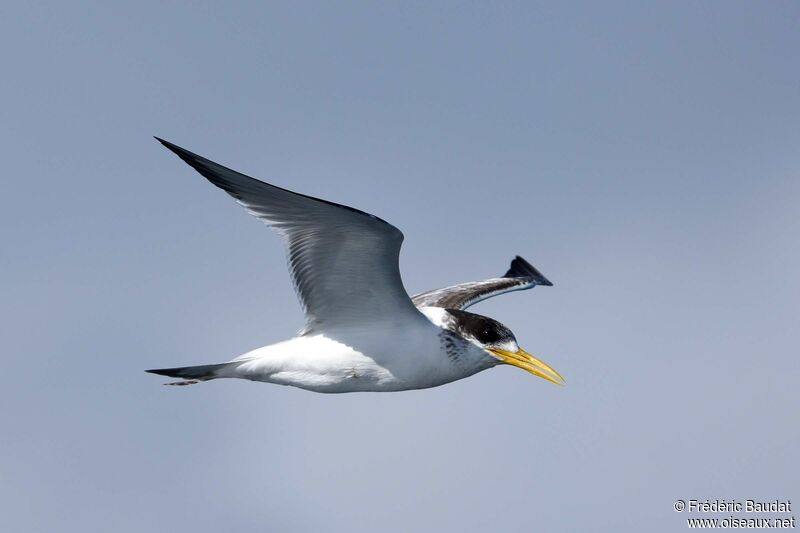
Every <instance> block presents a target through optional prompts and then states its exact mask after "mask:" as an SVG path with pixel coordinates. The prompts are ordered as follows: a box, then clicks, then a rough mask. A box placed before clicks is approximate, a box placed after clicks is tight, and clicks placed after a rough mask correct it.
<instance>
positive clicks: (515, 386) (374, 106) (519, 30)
mask: <svg viewBox="0 0 800 533" xmlns="http://www.w3.org/2000/svg"><path fill="white" fill-rule="evenodd" d="M799 23H800V7H799V6H798V4H797V3H795V2H768V3H756V2H704V3H699V2H659V3H648V4H645V3H640V2H614V3H608V2H603V3H597V2H590V3H561V2H559V3H556V2H551V3H534V2H507V3H503V4H502V6H499V5H496V4H494V3H492V4H490V3H482V4H479V3H466V2H464V3H449V2H448V3H446V2H435V3H431V2H420V3H410V2H409V3H406V2H403V3H388V2H384V3H350V2H340V3H336V4H335V5H334V4H333V3H296V2H292V3H281V4H279V3H238V4H236V5H227V4H225V5H223V4H222V3H220V4H218V5H215V4H212V3H200V2H196V3H191V4H189V3H183V4H182V3H178V2H136V3H128V5H125V6H121V5H113V4H112V3H108V2H83V3H75V4H70V3H62V2H58V3H56V2H52V3H49V4H47V3H40V2H11V3H9V2H6V3H4V4H3V7H2V8H0V59H2V63H1V64H2V65H3V75H2V77H1V78H0V97H2V101H3V103H4V104H3V106H1V107H0V146H1V147H2V153H3V170H2V173H0V179H2V184H3V189H4V194H2V195H0V222H2V223H1V224H0V239H2V243H3V246H4V249H5V253H3V260H2V261H1V262H0V267H1V268H2V271H3V276H2V279H3V282H2V288H1V290H2V302H3V304H2V305H0V324H2V326H1V328H2V338H3V344H4V350H3V351H4V356H3V361H4V372H3V386H2V387H0V402H1V403H2V405H3V407H2V409H0V427H2V431H0V454H1V457H2V459H0V501H2V502H3V503H2V512H0V530H3V531H24V532H28V531H30V532H51V531H59V532H81V533H85V532H94V531H98V532H101V531H102V532H105V531H115V532H141V531H192V532H194V533H203V532H218V531H237V532H243V531H285V532H304V531H332V532H338V531H347V532H362V531H387V532H401V531H458V532H470V531H488V530H493V531H526V532H527V531H610V530H614V531H645V530H646V531H682V530H684V529H685V528H686V525H685V522H684V519H685V515H682V514H678V513H676V512H675V511H673V509H672V505H673V502H674V501H675V500H676V499H678V498H685V499H689V498H700V499H706V498H709V499H716V498H728V499H730V498H737V499H740V500H743V499H746V498H755V499H774V498H781V499H787V498H789V499H794V500H798V501H800V494H798V482H797V464H798V459H800V454H799V453H798V450H800V429H798V424H797V421H796V418H797V409H798V406H799V405H800V401H798V400H800V393H798V377H800V364H799V363H798V348H797V347H798V340H799V339H798V336H800V334H798V312H797V309H798V296H800V281H798V276H797V272H798V270H799V269H798V263H799V262H800V239H799V238H798V235H800V222H798V220H799V218H798V209H800V173H799V171H798V169H799V168H800V150H799V149H798V146H800V69H798V62H797V56H798V50H800V32H798V27H800V26H799ZM152 135H159V136H162V137H164V138H166V139H168V140H171V141H173V142H176V143H177V144H179V145H182V146H185V147H187V148H189V149H191V150H193V151H196V152H198V153H200V154H203V155H206V156H208V157H210V158H212V159H215V160H218V161H220V162H222V163H225V164H227V165H229V166H232V167H234V168H236V169H238V170H241V171H243V172H246V173H249V174H251V175H255V176H259V177H261V178H263V179H266V180H268V181H271V182H273V183H275V184H277V185H281V186H284V187H288V188H291V189H294V190H297V191H300V192H303V193H307V194H312V195H314V196H320V197H323V198H327V199H330V200H333V201H338V202H342V203H346V204H349V205H353V206H355V207H358V208H360V209H363V210H366V211H369V212H372V213H375V214H377V215H378V216H380V217H382V218H385V219H386V220H388V221H390V222H392V223H393V224H395V225H396V226H398V227H399V228H401V229H402V230H403V231H404V233H405V235H406V243H405V246H404V249H403V254H402V258H401V269H402V272H403V276H404V279H405V283H406V287H407V288H408V290H409V291H411V292H415V291H420V290H424V289H429V288H432V287H436V286H441V285H446V284H450V283H454V282H460V281H467V280H471V279H481V278H483V277H488V276H492V275H496V274H499V273H502V272H503V271H504V270H505V268H506V267H507V263H508V261H509V260H510V259H511V258H512V257H513V256H514V255H515V254H521V255H523V256H525V257H526V258H528V259H529V260H530V261H531V262H532V263H533V264H535V265H536V266H538V267H539V268H540V269H541V270H542V272H543V273H544V274H545V275H546V276H548V277H549V278H550V279H551V280H552V281H553V282H554V283H555V286H554V287H552V288H538V289H536V290H534V291H530V292H525V293H514V294H511V295H508V296H503V297H501V298H497V299H493V300H491V301H487V302H484V303H482V304H480V305H479V306H476V307H475V308H474V310H475V311H476V312H480V313H483V314H487V315H490V316H492V317H494V318H496V319H498V320H500V321H501V322H503V323H505V324H506V325H508V326H509V327H511V328H512V329H513V331H514V332H515V334H516V336H517V338H518V340H519V341H520V344H521V345H522V346H524V347H525V348H527V349H528V350H529V351H530V352H532V353H534V354H536V355H538V356H541V357H542V358H543V359H544V360H546V361H547V362H549V363H551V364H552V365H553V366H554V367H555V368H556V369H557V370H558V371H559V372H561V373H562V374H563V375H564V376H565V377H566V379H567V381H568V384H567V386H566V387H564V388H559V387H556V386H553V385H551V384H549V383H546V382H545V381H543V380H539V379H535V378H533V377H532V376H530V375H527V374H525V373H523V372H521V371H519V370H516V369H512V368H510V367H506V368H498V369H495V370H491V371H487V372H484V373H481V374H478V375H477V376H474V377H472V378H470V379H468V380H464V381H462V382H457V383H454V384H451V385H447V386H444V387H441V388H437V389H431V390H427V391H416V392H407V393H397V394H383V395H381V394H351V395H339V396H331V395H317V394H313V393H309V392H305V391H300V390H294V389H290V388H286V387H279V386H272V385H264V384H253V383H246V382H242V381H218V382H214V383H209V384H204V385H202V386H196V387H186V388H174V387H169V388H168V387H162V386H161V385H160V383H161V382H162V380H161V379H160V378H157V377H154V376H151V375H146V374H144V373H143V372H142V370H143V369H145V368H152V367H161V366H178V365H182V364H192V363H202V362H213V361H218V360H223V359H226V358H228V357H233V356H235V355H238V354H240V353H242V352H244V351H247V350H250V349H252V348H255V347H258V346H261V345H264V344H268V343H271V342H275V341H278V340H281V339H283V338H286V337H288V336H290V335H291V334H292V333H294V332H295V331H296V330H298V329H299V328H300V326H301V325H302V314H301V311H300V308H299V305H298V304H297V302H296V300H295V298H294V294H293V291H292V288H291V286H290V284H289V277H288V275H287V273H286V267H285V260H284V257H283V249H282V246H281V244H280V241H279V239H278V238H277V237H276V236H275V235H272V234H270V232H269V231H268V230H267V229H266V228H264V227H263V226H262V225H261V224H260V223H259V222H257V221H256V220H254V219H252V218H251V217H249V216H248V215H247V214H246V213H245V212H244V211H243V210H241V209H240V208H239V207H238V206H236V205H235V203H233V202H232V201H231V200H230V199H229V198H228V197H226V195H224V194H223V193H222V192H221V191H219V190H217V189H215V188H214V187H212V186H211V185H210V184H208V183H207V182H205V180H203V179H202V178H201V177H200V176H198V175H196V174H195V173H193V171H191V169H189V168H188V167H187V166H186V165H184V164H183V163H182V162H180V161H179V160H178V159H177V158H176V157H175V156H173V155H172V154H170V153H168V152H167V151H166V150H165V149H164V148H162V147H161V146H160V145H158V143H156V142H155V141H154V140H153V139H152Z"/></svg>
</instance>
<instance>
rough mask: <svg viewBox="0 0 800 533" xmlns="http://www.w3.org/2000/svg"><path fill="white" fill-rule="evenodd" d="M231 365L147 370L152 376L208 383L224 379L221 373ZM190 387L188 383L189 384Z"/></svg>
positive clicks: (220, 364) (219, 364)
mask: <svg viewBox="0 0 800 533" xmlns="http://www.w3.org/2000/svg"><path fill="white" fill-rule="evenodd" d="M229 364H230V363H218V364H215V365H197V366H180V367H176V368H153V369H150V370H145V372H149V373H151V374H158V375H159V376H169V377H171V378H181V379H185V380H187V381H193V382H198V381H208V380H209V379H214V378H218V377H222V376H221V375H220V371H221V370H222V369H223V368H225V367H226V366H228V365H229ZM187 385H188V383H187Z"/></svg>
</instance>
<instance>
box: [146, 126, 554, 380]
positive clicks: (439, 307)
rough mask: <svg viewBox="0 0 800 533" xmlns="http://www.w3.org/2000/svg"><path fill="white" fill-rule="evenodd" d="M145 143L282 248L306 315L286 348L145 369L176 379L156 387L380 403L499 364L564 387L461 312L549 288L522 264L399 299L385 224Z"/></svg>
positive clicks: (511, 340)
mask: <svg viewBox="0 0 800 533" xmlns="http://www.w3.org/2000/svg"><path fill="white" fill-rule="evenodd" d="M156 139H157V140H158V141H159V142H161V144H163V145H164V146H165V147H167V148H168V149H170V150H171V151H172V152H174V153H175V154H176V155H178V157H180V158H181V159H183V160H184V161H185V162H186V163H188V164H189V165H190V166H191V167H193V168H194V169H195V170H196V171H197V172H199V173H200V174H201V175H202V176H204V177H205V178H206V179H208V181H210V182H211V183H213V184H214V185H216V186H217V187H219V188H220V189H222V190H224V191H225V192H227V193H228V194H229V195H231V196H232V197H233V198H235V199H236V201H237V202H238V203H239V204H241V205H242V206H243V207H244V208H245V209H246V210H247V211H248V212H249V213H250V214H252V215H253V216H255V217H257V218H259V219H261V220H262V221H263V222H264V223H266V224H267V225H268V226H270V227H272V228H273V229H274V230H276V231H277V232H278V233H279V234H280V235H281V236H282V237H283V239H284V241H285V243H286V247H287V255H288V262H289V270H290V273H291V278H292V281H293V283H294V286H295V289H296V291H297V295H298V298H299V300H300V303H301V305H302V307H303V310H304V311H305V315H306V323H305V327H304V328H303V329H302V330H301V331H300V332H299V333H298V334H297V335H296V336H295V337H293V338H291V339H289V340H286V341H283V342H278V343H276V344H271V345H269V346H264V347H262V348H258V349H255V350H253V351H250V352H247V353H245V354H243V355H240V356H239V357H236V358H235V359H232V360H230V361H226V362H224V363H217V364H208V365H198V366H185V367H178V368H159V369H152V370H147V372H150V373H153V374H159V375H163V376H169V377H173V378H179V379H180V380H181V381H177V382H172V383H167V384H168V385H190V384H194V383H198V382H203V381H210V380H213V379H220V378H240V379H247V380H251V381H260V382H266V383H275V384H280V385H290V386H294V387H299V388H301V389H306V390H310V391H314V392H322V393H343V392H366V391H372V392H392V391H402V390H412V389H425V388H430V387H437V386H439V385H444V384H445V383H450V382H453V381H456V380H459V379H463V378H466V377H469V376H472V375H473V374H476V373H478V372H480V371H482V370H487V369H489V368H492V367H495V366H497V365H502V364H505V365H512V366H515V367H518V368H521V369H523V370H526V371H528V372H530V373H531V374H533V375H535V376H539V377H541V378H544V379H546V380H548V381H551V382H553V383H556V384H563V383H564V379H563V378H562V377H561V376H560V375H559V374H558V372H556V371H555V370H553V369H552V368H551V367H550V366H549V365H547V364H546V363H544V362H543V361H541V360H540V359H538V358H536V357H534V356H533V355H531V354H529V353H528V352H526V351H525V350H523V349H522V348H520V347H519V345H518V344H517V340H516V338H515V337H514V334H513V333H512V332H511V330H510V329H508V328H507V327H506V326H504V325H503V324H501V323H500V322H498V321H496V320H493V319H491V318H489V317H485V316H481V315H478V314H475V313H470V312H468V311H465V309H466V308H468V307H469V306H471V305H474V304H476V303H478V302H480V301H482V300H485V299H486V298H490V297H492V296H497V295H499V294H504V293H507V292H511V291H518V290H524V289H531V288H533V287H535V286H537V285H544V286H551V285H552V283H550V281H548V279H547V278H545V277H544V276H543V275H542V274H541V272H539V271H538V270H537V269H536V268H534V267H533V266H532V265H531V264H530V263H528V262H527V261H526V260H525V259H523V258H522V257H519V256H516V257H515V258H514V259H513V260H512V261H511V266H510V268H509V269H508V271H507V272H506V273H505V274H503V275H502V276H500V277H496V278H491V279H487V280H484V281H473V282H468V283H461V284H458V285H453V286H451V287H445V288H442V289H436V290H431V291H427V292H423V293H421V294H417V295H416V296H413V297H409V296H408V293H407V292H406V290H405V288H404V287H403V282H402V279H401V277H400V268H399V265H398V259H399V255H400V246H401V244H402V242H403V233H402V232H401V231H400V230H399V229H397V228H396V227H394V226H392V225H391V224H389V223H388V222H386V221H384V220H382V219H380V218H378V217H376V216H375V215H370V214H369V213H365V212H364V211H360V210H358V209H354V208H352V207H348V206H345V205H340V204H336V203H333V202H329V201H327V200H322V199H319V198H314V197H311V196H306V195H304V194H299V193H295V192H291V191H289V190H286V189H282V188H280V187H276V186H275V185H270V184H268V183H265V182H263V181H260V180H257V179H255V178H251V177H249V176H246V175H244V174H241V173H239V172H236V171H234V170H231V169H229V168H227V167H224V166H222V165H220V164H217V163H215V162H213V161H210V160H208V159H206V158H204V157H201V156H199V155H196V154H194V153H192V152H190V151H188V150H185V149H183V148H181V147H179V146H176V145H174V144H172V143H170V142H167V141H165V140H163V139H160V138H158V137H156Z"/></svg>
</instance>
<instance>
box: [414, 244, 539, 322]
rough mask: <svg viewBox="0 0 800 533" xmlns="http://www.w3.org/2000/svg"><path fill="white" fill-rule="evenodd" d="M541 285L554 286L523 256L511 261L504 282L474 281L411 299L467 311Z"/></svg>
mask: <svg viewBox="0 0 800 533" xmlns="http://www.w3.org/2000/svg"><path fill="white" fill-rule="evenodd" d="M537 285H545V286H548V287H549V286H552V285H553V284H552V283H550V280H548V279H547V278H546V277H544V276H543V275H542V273H541V272H539V271H538V270H536V268H535V267H534V266H533V265H531V264H530V263H528V262H527V261H525V260H524V259H523V258H521V257H520V256H516V257H515V258H514V260H513V261H511V268H509V269H508V272H506V273H505V274H503V277H501V278H492V279H487V280H484V281H470V282H467V283H460V284H458V285H453V286H451V287H445V288H443V289H436V290H432V291H427V292H423V293H420V294H417V295H415V296H413V297H412V298H411V300H412V301H413V302H414V304H415V305H416V306H418V307H442V308H445V309H466V308H467V307H469V306H471V305H473V304H476V303H478V302H481V301H483V300H485V299H487V298H491V297H492V296H497V295H498V294H504V293H506V292H511V291H522V290H525V289H532V288H533V287H535V286H537Z"/></svg>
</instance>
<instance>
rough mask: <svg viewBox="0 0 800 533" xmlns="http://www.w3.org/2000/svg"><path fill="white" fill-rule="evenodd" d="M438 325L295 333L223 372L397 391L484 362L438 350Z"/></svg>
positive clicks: (329, 388) (322, 387)
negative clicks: (395, 329) (455, 357)
mask: <svg viewBox="0 0 800 533" xmlns="http://www.w3.org/2000/svg"><path fill="white" fill-rule="evenodd" d="M439 332H440V330H439V328H436V327H435V326H433V325H432V324H431V328H423V329H421V330H418V331H409V330H407V329H405V330H403V336H402V337H396V336H393V335H391V334H387V332H383V334H379V333H378V332H375V331H374V330H371V331H370V332H357V331H349V332H348V331H344V332H338V334H337V335H336V337H337V339H339V340H333V339H332V338H330V337H328V336H326V335H311V336H303V337H296V338H294V339H290V340H288V341H284V342H279V343H277V344H272V345H270V346H265V347H263V348H259V349H257V350H253V351H252V352H249V353H246V354H244V355H242V356H241V357H238V358H237V359H236V361H241V364H239V365H238V366H233V367H232V368H231V369H230V373H229V374H228V375H227V376H226V377H237V378H243V379H249V380H253V381H264V382H268V383H276V384H281V385H292V386H295V387H300V388H303V389H307V390H312V391H316V392H330V393H335V392H357V391H375V392H385V391H398V390H407V389H422V388H427V387H435V386H438V385H442V384H444V383H449V382H450V381H455V380H457V379H461V378H464V377H467V376H469V375H472V374H474V373H475V372H478V371H480V370H483V369H484V368H488V367H487V366H485V365H481V364H476V362H475V361H470V360H469V359H467V358H465V360H464V361H461V362H458V361H453V360H452V359H450V358H448V356H447V355H446V354H445V353H444V352H443V351H442V348H441V338H440V337H439Z"/></svg>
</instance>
